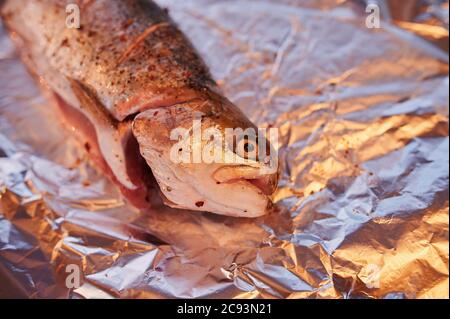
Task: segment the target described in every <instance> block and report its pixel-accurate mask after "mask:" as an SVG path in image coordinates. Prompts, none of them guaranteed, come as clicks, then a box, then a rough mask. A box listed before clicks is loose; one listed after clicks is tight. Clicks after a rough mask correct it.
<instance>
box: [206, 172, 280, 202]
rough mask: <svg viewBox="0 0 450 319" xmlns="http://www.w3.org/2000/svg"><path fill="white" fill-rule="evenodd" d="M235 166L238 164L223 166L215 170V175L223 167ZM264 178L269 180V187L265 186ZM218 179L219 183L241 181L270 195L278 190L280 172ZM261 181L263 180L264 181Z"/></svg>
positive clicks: (265, 194)
mask: <svg viewBox="0 0 450 319" xmlns="http://www.w3.org/2000/svg"><path fill="white" fill-rule="evenodd" d="M235 167H236V166H234V165H227V166H222V167H220V168H218V169H216V170H215V171H214V173H213V176H214V175H215V173H216V172H218V171H219V170H221V169H224V168H235ZM215 179H216V178H215ZM264 179H267V180H266V181H267V182H268V187H264V186H265V183H264V182H265V181H264ZM216 181H217V183H218V184H235V183H239V182H244V183H246V184H249V185H251V186H252V187H256V188H257V189H258V190H259V191H260V192H261V193H260V195H264V196H266V197H268V196H270V195H272V194H273V193H274V192H275V190H276V187H277V181H278V174H277V173H276V172H275V173H269V174H260V175H258V176H256V177H252V178H246V177H239V178H231V179H228V180H220V181H219V180H217V179H216ZM260 181H262V183H261V182H260Z"/></svg>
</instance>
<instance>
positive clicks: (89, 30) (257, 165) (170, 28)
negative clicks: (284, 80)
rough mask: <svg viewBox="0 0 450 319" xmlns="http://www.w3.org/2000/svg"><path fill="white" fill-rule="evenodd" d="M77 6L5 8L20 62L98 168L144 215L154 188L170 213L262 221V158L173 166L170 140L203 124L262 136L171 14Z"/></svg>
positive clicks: (141, 4)
mask: <svg viewBox="0 0 450 319" xmlns="http://www.w3.org/2000/svg"><path fill="white" fill-rule="evenodd" d="M76 4H77V6H76V7H75V8H77V10H78V12H77V10H75V11H74V12H71V11H70V8H73V7H71V6H73V1H69V0H6V1H4V3H3V5H2V8H1V14H2V18H3V21H4V22H5V24H6V26H7V28H8V29H9V30H10V32H11V36H12V38H13V40H15V43H16V44H17V47H18V51H19V52H20V54H21V57H22V59H23V61H24V62H25V64H26V65H27V66H28V68H29V69H30V71H31V73H32V74H33V75H34V76H35V77H36V78H38V79H39V82H40V83H41V84H43V85H42V86H43V89H44V91H45V92H46V94H47V96H49V97H50V98H51V99H52V100H54V101H55V102H56V103H57V104H58V105H59V107H60V110H61V112H62V114H63V117H64V119H65V120H66V121H67V122H68V123H69V125H71V126H72V127H73V128H75V131H76V133H77V134H78V135H79V137H80V139H81V140H82V141H83V142H84V143H83V144H84V145H85V147H86V149H87V151H88V152H89V153H90V154H91V158H92V159H93V160H94V162H95V163H96V164H97V166H98V167H100V168H101V169H102V171H103V172H105V173H106V174H107V175H108V176H109V177H110V178H111V179H112V180H113V181H114V182H115V183H116V184H117V185H119V187H120V189H121V190H122V193H123V194H124V195H125V197H126V198H128V199H129V200H130V202H132V203H133V204H134V205H136V206H138V207H141V208H144V207H146V206H148V205H149V203H148V198H149V196H148V192H149V191H150V190H151V188H152V185H151V184H152V181H153V178H155V179H156V181H157V182H158V185H159V188H160V191H161V193H162V195H163V197H164V199H165V201H166V203H167V204H168V205H170V206H173V207H178V208H186V209H192V210H200V211H210V212H213V213H218V214H224V215H232V216H247V217H255V216H260V215H262V214H264V213H265V212H266V207H267V206H268V204H269V203H270V200H269V196H270V194H271V193H272V192H273V191H274V190H275V187H276V183H277V171H276V168H275V170H273V169H272V170H271V171H267V170H266V171H265V170H264V169H262V168H264V165H266V163H262V162H260V161H258V160H257V158H256V157H255V158H254V160H253V161H246V162H245V161H244V162H245V163H244V162H242V161H241V162H239V163H236V162H233V163H231V162H227V163H225V162H223V161H222V162H214V163H204V162H202V161H200V162H196V163H179V162H176V161H174V159H173V158H172V157H173V156H172V157H171V154H172V153H173V148H174V147H175V146H176V145H175V144H176V143H177V141H174V140H172V139H171V138H170V137H171V130H174V129H177V128H184V129H186V130H187V131H188V132H191V131H192V130H193V126H195V124H193V123H195V122H196V119H198V118H200V125H199V128H201V129H208V128H212V127H213V128H216V129H217V130H218V131H219V132H224V131H225V129H226V128H238V127H239V128H244V129H247V128H252V129H256V127H255V126H254V125H253V124H252V123H251V122H250V121H249V120H248V119H247V118H246V116H245V115H244V114H243V113H242V112H241V111H240V110H239V109H238V108H237V107H236V106H235V105H233V104H232V103H231V102H230V101H229V100H227V99H226V98H225V97H223V96H222V95H221V93H220V91H219V89H218V88H217V85H216V83H215V81H214V80H213V79H212V77H211V75H210V73H209V71H208V68H207V67H206V65H205V64H204V63H203V61H202V60H201V58H200V57H199V55H198V54H197V52H196V50H195V49H194V47H193V46H192V44H191V43H190V41H189V40H188V39H187V38H186V37H185V36H184V34H183V33H182V32H181V31H180V30H179V29H178V28H177V26H176V24H175V23H174V22H173V21H172V20H171V19H170V17H169V15H168V12H167V11H166V10H164V9H161V8H160V7H159V6H158V5H156V4H155V3H154V2H152V1H149V0H123V1H119V0H84V1H83V0H79V1H78V2H77V3H76ZM77 13H79V16H76V14H77ZM71 14H75V16H74V18H73V20H70V21H69V20H68V17H70V15H71ZM77 18H79V26H77V27H73V26H72V25H71V22H76V19H77ZM192 143H194V141H192V140H190V141H189V145H188V146H187V147H188V148H193V147H192V146H193V145H192ZM263 143H266V142H265V141H264V142H263ZM197 144H198V145H197V146H199V147H200V148H202V147H206V146H207V144H208V141H200V143H197ZM231 144H233V142H231ZM233 145H234V144H233ZM246 145H248V143H247V144H246ZM252 148H254V147H253V146H252ZM269 149H270V146H269ZM220 152H221V155H222V159H223V157H226V156H229V155H230V153H231V155H236V150H235V149H234V148H233V147H231V148H230V147H228V148H226V147H225V148H224V149H222V150H221V151H220ZM227 154H228V155H227ZM238 157H239V158H241V159H242V158H243V157H245V156H243V155H242V154H240V155H239V156H238ZM150 169H151V170H150Z"/></svg>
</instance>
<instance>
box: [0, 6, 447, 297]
mask: <svg viewBox="0 0 450 319" xmlns="http://www.w3.org/2000/svg"><path fill="white" fill-rule="evenodd" d="M158 2H159V3H160V4H161V5H163V6H165V7H167V8H168V9H169V12H170V13H171V15H172V17H173V19H174V20H175V21H176V22H177V23H178V24H179V25H180V27H181V29H182V30H183V31H184V32H185V33H186V34H187V35H188V36H189V37H190V38H191V39H192V41H193V43H194V44H195V46H196V47H197V48H198V50H199V52H200V53H201V55H202V56H203V57H204V59H205V61H206V62H207V64H208V65H209V66H210V67H211V70H212V73H213V75H214V76H215V78H216V79H217V80H218V82H219V84H220V86H221V87H222V89H223V90H224V92H225V93H226V95H227V96H228V97H229V98H230V99H231V100H232V101H233V102H235V103H236V104H237V105H239V106H240V107H241V108H242V109H243V110H244V112H245V113H246V114H247V115H248V116H249V117H250V118H251V119H252V120H253V121H254V122H255V123H256V124H257V125H258V126H261V127H268V126H271V127H277V128H279V131H280V145H281V147H280V150H279V151H280V163H281V165H282V178H281V181H280V185H279V189H278V191H277V192H276V194H275V196H274V202H275V209H274V211H273V212H271V213H270V214H269V215H267V216H265V217H262V218H258V219H243V218H241V219H239V218H231V217H223V216H216V215H213V214H209V213H198V212H189V211H182V210H175V209H170V208H167V207H163V206H161V207H155V208H154V209H152V211H150V212H147V213H143V212H139V211H137V210H135V209H134V208H132V207H130V206H128V205H126V204H125V203H124V202H123V200H122V199H121V197H120V196H119V193H118V191H117V190H116V189H115V187H114V186H113V185H111V184H110V183H109V182H108V181H107V180H106V179H105V178H104V177H103V176H102V175H101V174H99V173H97V172H96V170H95V169H94V168H92V167H91V165H90V164H89V160H88V158H87V157H86V154H85V153H84V152H83V151H82V150H81V148H80V147H79V145H78V144H77V141H76V140H75V139H74V137H73V135H71V133H70V132H68V130H67V129H66V128H65V127H63V126H62V124H61V122H60V121H59V120H58V119H57V118H56V117H55V115H54V114H55V110H54V108H53V106H52V105H50V104H49V103H48V102H47V101H46V100H45V99H44V98H43V97H42V96H41V95H40V92H39V90H38V89H37V86H36V85H35V84H34V82H33V80H32V79H31V78H30V76H29V75H28V74H27V72H26V70H25V69H24V67H23V65H22V64H21V62H20V61H19V60H18V58H17V56H16V54H15V53H14V48H13V46H12V44H11V42H10V41H9V40H8V38H7V37H6V35H5V32H4V31H0V297H10V298H11V297H21V298H23V297H25V298H197V297H202V298H448V297H449V291H448V290H449V283H448V270H449V268H448V248H449V244H448V221H449V220H448V218H449V216H448V207H449V206H448V203H449V202H448V194H449V193H448V172H449V169H448V164H449V163H448V159H449V153H448V152H449V149H448V148H449V141H448V110H449V102H448V89H449V78H448V60H449V59H448V1H414V0H408V1H395V0H393V1H368V2H370V3H376V4H377V5H378V6H379V8H380V12H381V18H382V21H381V28H379V29H370V28H367V26H366V18H367V16H368V15H369V14H370V13H367V12H366V10H365V9H366V5H367V4H368V3H365V2H364V1H343V0H340V1H338V0H335V1H332V0H320V1H316V0H315V1H312V0H283V1H275V0H273V1H269V0H265V1H255V0H253V1H248V0H245V1H244V0H233V1H218V0H215V1H213V0H192V1H176V0H161V1H158ZM70 265H76V266H77V267H79V269H80V270H81V275H80V276H81V280H80V285H75V286H70V285H68V283H67V277H68V274H69V273H70V272H68V270H70V268H68V266H70Z"/></svg>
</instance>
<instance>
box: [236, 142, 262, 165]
mask: <svg viewBox="0 0 450 319" xmlns="http://www.w3.org/2000/svg"><path fill="white" fill-rule="evenodd" d="M234 151H235V153H236V154H237V155H239V156H240V157H242V158H245V159H252V160H257V157H258V140H257V138H256V137H255V136H244V137H241V138H238V139H237V143H236V147H235V150H234Z"/></svg>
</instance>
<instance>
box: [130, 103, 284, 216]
mask: <svg viewBox="0 0 450 319" xmlns="http://www.w3.org/2000/svg"><path fill="white" fill-rule="evenodd" d="M265 133H266V132H263V131H262V130H258V129H257V128H256V127H255V126H254V125H253V124H252V123H251V122H250V121H249V120H248V119H247V117H246V116H245V115H244V114H243V113H242V112H241V111H240V110H239V109H238V108H237V107H236V106H234V105H233V104H232V103H231V102H229V101H228V100H226V99H225V98H223V97H220V96H216V95H209V96H208V98H200V99H197V100H193V101H191V102H187V103H182V104H177V105H173V106H170V107H165V108H158V109H150V110H147V111H144V112H142V113H140V114H139V115H138V116H137V117H136V118H135V119H134V122H133V134H134V135H135V137H136V139H137V141H138V143H139V146H140V150H141V154H142V156H143V157H144V158H145V160H146V161H147V163H148V165H149V166H150V168H151V169H152V172H153V175H154V176H155V178H156V180H157V181H158V184H159V187H160V190H161V192H162V194H163V195H164V196H163V197H164V198H165V202H166V204H167V205H169V206H171V207H176V208H183V209H189V210H197V211H208V212H212V213H216V214H222V215H228V216H236V217H258V216H261V215H264V214H265V213H266V212H267V208H268V207H270V204H271V200H270V195H271V194H272V193H273V192H274V191H275V189H276V186H277V181H278V159H277V154H276V151H275V148H274V146H273V145H272V144H271V143H269V141H268V139H267V137H266V135H267V134H265Z"/></svg>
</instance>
